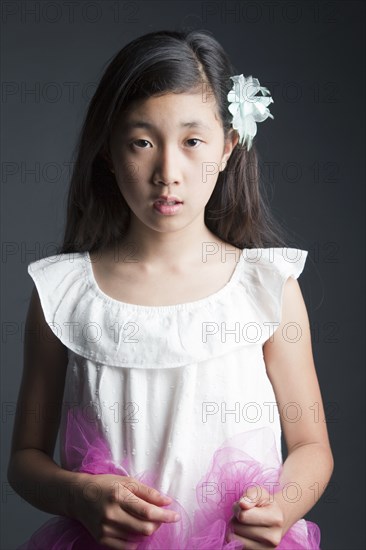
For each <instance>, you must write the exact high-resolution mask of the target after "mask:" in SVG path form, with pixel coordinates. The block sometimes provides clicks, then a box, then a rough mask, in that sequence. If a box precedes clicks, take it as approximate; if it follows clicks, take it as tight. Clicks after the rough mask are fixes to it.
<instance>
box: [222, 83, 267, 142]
mask: <svg viewBox="0 0 366 550" xmlns="http://www.w3.org/2000/svg"><path fill="white" fill-rule="evenodd" d="M230 78H231V80H233V81H234V84H233V87H232V89H231V90H230V92H229V93H228V94H227V99H228V101H229V102H230V105H229V107H228V109H229V111H230V113H231V114H232V115H233V119H232V127H233V128H234V129H235V130H237V131H238V132H239V136H240V139H239V143H240V144H241V145H243V144H244V143H246V145H247V149H248V151H249V149H250V148H251V146H252V141H253V138H254V136H255V135H256V133H257V125H256V122H263V121H264V120H266V118H267V117H271V118H274V116H273V115H272V114H271V113H270V112H269V109H268V108H267V107H268V105H269V104H270V103H274V101H273V99H272V97H264V96H265V95H269V94H270V92H269V90H268V89H267V88H264V87H263V86H260V84H259V81H258V79H257V78H253V77H252V76H248V77H247V78H245V76H243V75H242V74H241V75H235V76H231V77H230ZM258 92H262V94H264V95H263V96H256V94H257V93H258Z"/></svg>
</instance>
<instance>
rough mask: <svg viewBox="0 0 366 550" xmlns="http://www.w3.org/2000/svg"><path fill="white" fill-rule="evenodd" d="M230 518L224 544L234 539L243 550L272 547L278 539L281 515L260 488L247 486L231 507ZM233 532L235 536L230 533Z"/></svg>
mask: <svg viewBox="0 0 366 550" xmlns="http://www.w3.org/2000/svg"><path fill="white" fill-rule="evenodd" d="M233 513H234V517H233V519H231V521H230V523H229V526H230V529H231V530H233V533H232V534H229V532H227V534H226V542H230V541H231V540H238V541H240V542H242V543H243V548H244V549H245V550H262V549H263V550H264V549H266V550H268V549H269V548H276V547H277V546H278V545H279V544H280V542H281V539H282V536H283V534H282V529H283V525H284V515H283V511H282V509H281V508H280V505H279V504H278V502H277V501H276V500H275V499H274V497H273V496H270V494H269V493H268V491H266V489H265V488H264V487H250V488H249V489H248V490H247V491H246V493H245V496H243V497H242V499H241V500H239V501H237V502H235V503H234V505H233ZM234 533H235V534H234Z"/></svg>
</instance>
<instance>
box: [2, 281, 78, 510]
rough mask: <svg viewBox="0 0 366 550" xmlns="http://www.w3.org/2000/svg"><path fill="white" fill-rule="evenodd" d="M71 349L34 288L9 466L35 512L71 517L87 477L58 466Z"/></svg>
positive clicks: (10, 475)
mask: <svg viewBox="0 0 366 550" xmlns="http://www.w3.org/2000/svg"><path fill="white" fill-rule="evenodd" d="M67 362H68V358H67V348H66V347H65V346H64V345H63V344H62V343H61V341H60V340H59V339H58V338H57V337H56V336H55V335H54V334H53V332H52V331H51V329H50V327H49V326H48V324H47V323H46V321H45V318H44V315H43V311H42V307H41V304H40V300H39V296H38V292H37V290H36V288H35V287H34V289H33V293H32V296H31V300H30V304H29V309H28V315H27V319H26V325H25V339H24V366H23V375H22V381H21V386H20V390H19V395H18V404H17V412H16V416H15V423H14V429H13V437H12V446H11V453H10V460H9V466H8V481H9V483H10V485H11V486H12V488H13V489H14V490H15V491H16V492H17V493H18V494H19V495H21V496H22V497H23V498H24V499H25V500H27V501H28V502H30V503H31V504H32V505H33V506H35V507H37V508H39V509H40V510H43V511H45V512H48V513H50V514H57V515H64V516H70V515H72V508H71V504H72V502H73V499H72V498H71V497H72V495H73V494H74V490H75V483H78V482H79V481H80V480H82V479H84V478H85V477H87V474H82V473H77V472H69V471H67V470H64V469H63V468H61V467H60V466H58V465H57V464H56V462H54V461H53V459H52V457H53V453H54V448H55V443H56V438H57V432H58V428H59V422H60V414H61V405H62V398H63V392H64V385H65V374H66V367H67Z"/></svg>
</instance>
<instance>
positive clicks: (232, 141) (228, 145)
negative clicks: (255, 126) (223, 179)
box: [220, 129, 239, 172]
mask: <svg viewBox="0 0 366 550" xmlns="http://www.w3.org/2000/svg"><path fill="white" fill-rule="evenodd" d="M238 141H239V134H238V132H237V131H236V130H234V129H232V130H230V132H229V134H228V136H227V138H226V140H225V147H224V154H223V156H222V160H221V164H222V163H224V168H225V167H226V164H227V161H228V160H229V158H230V156H231V153H232V151H233V149H234V147H235V146H236V144H237V143H238ZM220 172H221V170H220Z"/></svg>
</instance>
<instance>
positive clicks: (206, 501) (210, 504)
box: [18, 410, 320, 550]
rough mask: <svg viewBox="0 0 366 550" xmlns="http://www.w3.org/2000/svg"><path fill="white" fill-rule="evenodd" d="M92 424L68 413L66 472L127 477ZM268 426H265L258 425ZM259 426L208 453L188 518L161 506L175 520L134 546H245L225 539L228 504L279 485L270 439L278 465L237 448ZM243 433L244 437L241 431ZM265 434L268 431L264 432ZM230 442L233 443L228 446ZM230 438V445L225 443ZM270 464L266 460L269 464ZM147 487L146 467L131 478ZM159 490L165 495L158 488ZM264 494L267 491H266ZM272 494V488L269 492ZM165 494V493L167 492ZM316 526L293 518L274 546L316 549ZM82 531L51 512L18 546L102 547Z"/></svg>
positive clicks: (40, 549)
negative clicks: (176, 517)
mask: <svg viewBox="0 0 366 550" xmlns="http://www.w3.org/2000/svg"><path fill="white" fill-rule="evenodd" d="M95 429H96V427H95V424H91V423H90V421H89V422H88V421H84V420H83V415H82V414H81V412H80V413H79V412H75V410H73V412H72V414H71V411H69V416H68V422H67V427H66V435H65V453H66V454H65V456H66V460H67V464H68V465H70V466H71V467H70V468H69V469H70V470H73V471H80V472H86V473H90V474H114V475H127V476H129V475H130V474H129V473H128V472H129V467H128V466H129V462H128V459H125V460H124V461H123V463H122V464H116V463H115V462H113V460H112V458H111V453H110V449H109V447H108V445H107V443H106V442H105V440H104V439H103V437H101V436H100V435H98V434H97V433H96V431H95ZM263 429H264V430H269V428H263ZM263 429H258V430H251V431H250V432H244V433H242V434H239V435H238V436H235V437H234V438H231V440H227V442H225V443H224V444H223V445H222V446H221V447H219V448H218V449H217V450H216V452H215V453H214V455H213V458H212V460H211V464H210V466H209V468H208V471H207V473H206V474H205V475H204V476H203V477H202V479H201V480H200V482H199V483H198V484H197V487H196V496H197V502H198V504H199V508H198V509H197V510H196V511H195V513H194V517H193V520H192V519H191V518H190V516H189V515H188V513H187V512H186V510H184V508H183V507H182V506H181V505H180V504H179V502H178V501H176V500H174V499H172V502H171V503H170V504H168V505H165V506H163V508H167V509H169V510H174V511H177V512H178V513H179V514H180V518H181V519H180V520H179V521H177V522H173V523H161V525H160V527H159V528H158V529H157V530H156V531H155V532H154V533H153V534H152V535H150V536H147V537H145V539H144V540H143V541H141V542H140V543H139V544H138V547H137V548H138V550H198V549H201V550H239V549H243V548H245V546H244V545H243V543H241V542H240V541H238V540H231V541H230V542H226V540H227V539H226V535H227V533H229V532H230V533H233V531H232V529H231V528H230V526H229V525H228V524H229V522H230V520H231V519H232V517H233V511H232V506H233V504H234V502H236V501H238V500H239V499H240V497H241V496H242V495H243V493H244V491H245V489H246V488H248V487H249V486H253V485H254V486H255V487H257V488H258V489H259V490H260V487H264V488H266V489H267V490H268V487H272V488H273V487H275V486H276V484H277V486H278V483H277V482H278V480H279V477H280V473H281V469H282V466H281V464H280V463H279V459H278V453H277V451H276V448H275V445H274V440H273V441H272V445H269V452H268V458H269V459H272V464H273V463H276V462H277V464H278V466H277V467H266V466H265V465H263V464H261V463H260V462H257V461H256V460H254V459H253V458H252V457H251V456H250V455H249V454H247V453H246V452H245V451H243V450H242V449H244V448H246V445H245V444H246V441H247V440H248V439H247V438H248V437H249V438H250V439H251V440H252V441H253V437H258V438H262V437H263V433H262V430H263ZM246 434H247V435H246ZM267 435H268V434H267ZM233 441H235V445H233ZM228 442H229V444H228ZM270 463H271V462H270ZM131 477H133V478H135V479H137V480H139V481H140V482H142V483H145V484H146V485H148V486H150V487H155V486H156V485H155V483H156V479H157V472H154V471H153V470H148V471H145V472H143V473H141V474H139V475H133V476H131ZM159 492H160V493H161V494H164V493H163V492H162V491H160V490H159ZM268 492H270V491H269V490H268ZM274 493H276V491H274ZM167 496H170V495H167ZM319 544H320V529H319V527H318V525H317V524H316V523H313V522H311V521H305V520H301V521H298V522H296V523H295V524H294V525H293V526H292V527H291V528H290V529H289V530H288V531H287V532H286V533H285V535H284V536H283V537H282V540H281V542H280V544H279V545H278V546H277V548H278V550H320V547H319ZM105 548H106V547H105V546H102V545H101V544H99V543H97V541H96V540H95V539H94V538H93V537H92V535H91V534H90V533H89V532H88V531H87V529H86V528H85V527H84V526H83V525H82V524H81V523H80V522H78V521H76V520H74V519H71V518H67V517H63V516H56V517H52V518H51V519H50V520H48V521H47V522H46V523H45V524H44V525H42V526H41V527H40V528H39V529H38V530H37V531H36V532H35V533H34V534H33V535H32V537H31V538H30V539H29V540H28V541H26V542H25V543H24V544H22V545H21V546H20V547H19V548H18V550H101V549H105Z"/></svg>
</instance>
